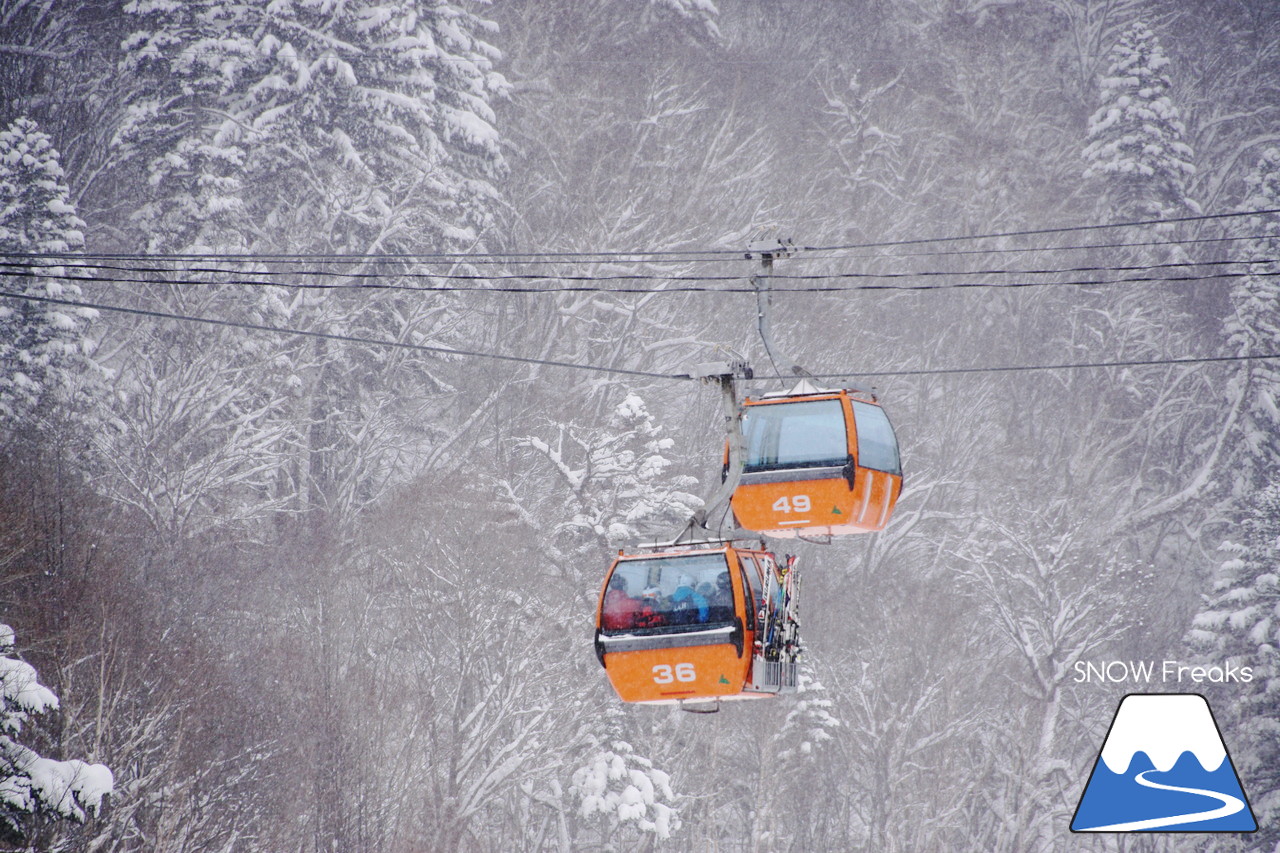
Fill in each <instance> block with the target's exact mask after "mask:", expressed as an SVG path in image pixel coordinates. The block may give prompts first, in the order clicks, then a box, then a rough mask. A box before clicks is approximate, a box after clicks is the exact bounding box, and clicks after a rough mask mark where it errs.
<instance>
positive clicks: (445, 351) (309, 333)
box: [0, 290, 1280, 382]
mask: <svg viewBox="0 0 1280 853" xmlns="http://www.w3.org/2000/svg"><path fill="white" fill-rule="evenodd" d="M0 297H5V298H10V299H19V300H25V301H29V302H37V303H42V304H52V305H61V306H65V307H73V308H91V309H94V310H98V311H109V312H116V313H121V314H130V315H135V316H142V317H151V318H153V319H162V320H177V321H182V322H190V323H203V324H206V325H212V326H219V327H223V328H233V329H245V330H249V331H257V332H270V333H272V334H278V335H297V336H300V337H308V338H319V339H324V340H332V341H340V342H345V343H354V344H360V345H363V346H381V347H388V348H394V349H403V350H412V351H418V352H429V353H433V354H439V355H451V356H460V357H467V358H488V359H495V360H499V361H509V362H515V363H521V364H534V365H542V366H547V367H563V368H569V369H573V370H587V371H593V372H597V373H610V374H618V375H625V376H642V377H645V378H649V379H668V380H694V379H698V378H699V377H696V376H694V375H692V374H688V373H657V372H654V371H647V370H633V369H629V368H620V367H603V366H600V365H592V364H580V363H577V362H567V361H556V360H553V359H543V358H532V357H528V356H516V355H504V354H500V353H492V352H482V351H478V350H464V349H455V348H452V347H442V346H431V345H428V344H414V343H409V342H407V341H395V340H388V339H385V338H369V337H363V336H359V335H343V334H338V333H335V332H319V331H313V330H307V329H294V328H286V327H278V326H267V325H264V324H261V323H246V322H240V321H235V320H225V319H220V318H216V317H202V316H198V315H192V314H177V313H171V312H165V311H154V310H150V309H145V308H128V307H124V306H119V305H104V304H100V303H94V302H87V301H84V300H74V299H59V298H56V297H51V296H37V295H34V294H25V293H13V292H10V291H4V290H0ZM1275 359H1280V353H1264V354H1248V355H1219V356H1187V357H1182V358H1161V359H1133V360H1126V361H1108V362H1102V361H1095V362H1064V363H1058V364H1023V365H986V366H971V367H951V368H918V369H898V370H873V371H857V372H844V373H822V374H814V375H811V376H808V377H806V378H809V379H848V378H855V377H856V378H863V379H877V378H890V377H905V376H947V375H962V374H976V373H1010V372H1029V371H1051V370H1084V369H1101V368H1117V367H1119V368H1123V367H1152V366H1161V365H1179V364H1211V363H1223V362H1242V361H1269V360H1275ZM796 378H797V377H795V376H790V377H784V376H781V375H771V376H769V375H766V376H754V377H752V378H751V379H746V380H742V381H749V382H762V381H794V380H795V379H796Z"/></svg>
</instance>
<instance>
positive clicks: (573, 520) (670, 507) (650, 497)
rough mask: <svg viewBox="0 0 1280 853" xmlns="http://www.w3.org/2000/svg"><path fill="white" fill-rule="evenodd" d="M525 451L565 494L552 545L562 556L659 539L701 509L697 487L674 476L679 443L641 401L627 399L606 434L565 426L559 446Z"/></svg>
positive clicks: (529, 440) (526, 443) (533, 439)
mask: <svg viewBox="0 0 1280 853" xmlns="http://www.w3.org/2000/svg"><path fill="white" fill-rule="evenodd" d="M518 443H519V445H520V446H521V447H525V448H528V449H530V450H532V451H533V452H535V453H537V454H539V455H540V456H542V457H543V458H544V459H545V460H546V461H547V462H548V463H550V465H551V466H552V469H553V470H554V472H555V473H556V475H557V479H558V480H559V481H560V484H559V485H560V490H565V489H567V494H566V493H565V492H564V491H559V493H560V494H563V495H565V498H566V502H565V504H564V510H563V512H562V513H561V517H562V519H563V520H562V521H561V522H560V523H559V524H558V525H557V527H556V529H555V531H554V534H553V536H552V537H551V538H550V540H549V544H550V546H551V547H552V548H553V549H555V550H557V551H558V552H559V553H560V554H561V555H562V556H565V555H568V554H570V553H573V552H575V551H579V550H581V549H592V548H594V547H596V546H598V545H601V544H603V545H605V546H607V547H609V548H617V547H619V546H622V545H624V544H626V543H632V542H635V541H636V540H637V539H640V538H642V537H644V536H655V535H657V534H658V533H659V531H661V529H662V527H663V526H664V525H665V526H667V527H670V528H674V527H675V526H676V525H678V524H679V522H680V521H682V520H684V519H688V518H689V517H691V516H692V514H693V511H694V510H696V509H697V508H698V507H700V506H701V505H702V501H701V499H699V498H698V497H697V496H696V495H693V494H691V493H690V491H689V490H690V489H692V488H693V487H694V486H696V485H697V480H696V479H694V478H693V477H690V476H688V475H685V474H673V473H672V472H671V471H670V470H669V469H670V467H671V464H672V463H671V459H670V458H669V456H670V453H671V451H672V449H673V448H674V447H675V440H674V439H672V438H669V437H667V436H666V435H665V434H664V431H663V428H662V426H661V425H660V424H658V423H657V422H656V420H655V418H654V416H653V415H652V414H650V413H649V410H648V407H647V406H646V405H645V402H644V400H642V399H641V398H640V397H639V395H637V394H634V393H629V394H627V396H626V397H625V398H624V399H623V400H622V402H621V403H619V404H618V405H617V406H615V407H614V409H613V412H612V413H611V415H610V417H609V422H608V425H607V426H605V427H599V428H590V429H582V428H578V427H575V426H574V425H573V424H570V423H562V424H559V425H558V427H557V436H556V438H555V439H554V440H553V441H547V440H546V439H543V438H540V437H537V436H526V437H524V438H521V439H519V441H518ZM509 492H510V494H511V496H512V497H513V498H514V497H515V493H514V491H513V490H511V489H509ZM530 523H532V519H531V518H530Z"/></svg>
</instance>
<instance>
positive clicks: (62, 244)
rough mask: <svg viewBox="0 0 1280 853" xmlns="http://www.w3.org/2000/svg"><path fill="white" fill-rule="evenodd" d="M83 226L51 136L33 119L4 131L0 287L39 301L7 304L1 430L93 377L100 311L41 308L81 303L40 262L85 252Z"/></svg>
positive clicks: (2, 316)
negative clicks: (93, 334)
mask: <svg viewBox="0 0 1280 853" xmlns="http://www.w3.org/2000/svg"><path fill="white" fill-rule="evenodd" d="M83 227H84V223H83V222H81V221H80V218H79V217H78V216H76V211H75V207H74V205H72V204H71V201H70V195H69V192H68V190H67V186H66V184H65V182H64V181H63V172H62V167H61V166H60V165H59V164H58V152H57V150H56V149H55V148H54V147H53V145H52V143H51V142H50V140H49V137H48V136H47V135H45V134H44V133H42V132H41V131H40V130H39V129H38V128H37V127H36V124H35V122H33V121H31V120H30V119H28V118H19V119H15V120H14V121H13V122H12V123H11V124H10V125H9V126H8V127H7V128H5V129H4V130H3V131H0V259H3V260H4V261H5V263H6V264H7V265H8V266H7V268H6V270H5V271H4V272H0V284H2V285H3V289H4V290H6V291H9V292H11V293H16V294H21V295H23V296H28V297H34V298H33V299H19V298H12V297H10V298H3V299H0V423H9V424H12V422H13V421H14V420H16V419H18V418H20V417H22V416H23V415H24V414H27V413H29V412H30V411H31V410H32V409H33V408H34V407H35V406H36V405H37V403H39V401H40V400H41V399H42V397H43V396H44V395H45V393H46V392H48V391H50V390H51V389H66V388H67V387H69V386H70V384H71V381H72V377H73V375H75V374H83V373H85V372H86V370H87V367H88V359H87V353H88V347H89V344H88V341H87V339H86V338H85V327H86V325H87V324H88V322H89V321H90V320H92V319H93V318H94V317H95V316H96V315H97V312H95V311H93V310H92V309H89V308H79V307H74V306H68V305H60V304H57V303H52V302H40V301H36V300H37V299H41V298H44V299H60V300H70V301H75V300H76V299H78V298H79V297H80V295H81V293H80V288H79V286H78V285H76V284H75V283H74V282H72V281H68V280H67V279H66V272H67V270H66V268H65V267H63V266H61V265H60V263H59V261H57V260H56V259H49V258H43V257H41V256H42V255H45V254H61V253H66V252H73V251H76V250H77V249H79V248H80V247H81V246H82V245H83V243H84V234H83V232H82V231H81V229H82V228H83ZM5 273H7V274H5Z"/></svg>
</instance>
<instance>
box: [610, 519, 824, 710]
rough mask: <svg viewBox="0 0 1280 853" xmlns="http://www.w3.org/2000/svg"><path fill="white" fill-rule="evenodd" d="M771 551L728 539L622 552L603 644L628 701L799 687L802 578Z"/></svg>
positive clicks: (687, 699) (742, 695)
mask: <svg viewBox="0 0 1280 853" xmlns="http://www.w3.org/2000/svg"><path fill="white" fill-rule="evenodd" d="M793 581H795V575H794V572H791V571H789V566H786V567H783V566H779V564H778V562H777V560H776V559H775V558H774V556H773V554H771V553H770V552H768V551H765V550H760V549H752V548H741V547H735V546H733V545H732V544H729V543H725V542H715V543H699V544H694V545H681V546H674V545H673V546H669V547H668V548H667V550H658V551H655V552H654V553H648V554H632V555H626V554H622V553H619V555H618V557H617V559H615V560H614V562H613V564H612V565H611V566H610V567H609V571H608V573H607V575H606V576H605V582H604V586H603V588H602V589H601V591H600V603H599V607H598V608H597V611H596V634H595V648H596V655H597V657H598V658H599V659H600V663H601V665H602V666H604V668H605V671H606V673H607V674H608V676H609V682H610V683H611V684H612V685H613V688H614V690H615V691H617V693H618V696H619V697H620V698H621V699H622V700H623V701H625V702H647V703H655V704H658V703H661V704H684V703H692V704H694V705H696V704H699V703H701V704H705V703H708V702H718V701H719V700H722V699H749V698H762V697H767V696H772V695H775V694H777V693H785V692H792V691H794V688H795V667H796V663H795V661H796V658H797V656H798V655H799V652H800V645H799V635H798V628H799V619H798V616H797V614H796V601H795V598H796V597H797V596H798V582H794V583H793Z"/></svg>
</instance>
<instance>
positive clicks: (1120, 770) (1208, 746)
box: [1071, 693, 1258, 832]
mask: <svg viewBox="0 0 1280 853" xmlns="http://www.w3.org/2000/svg"><path fill="white" fill-rule="evenodd" d="M1257 828H1258V824H1257V821H1255V820H1254V817H1253V811H1252V809H1250V808H1249V803H1248V801H1247V800H1246V799H1245V794H1244V790H1243V789H1242V788H1241V787H1240V778H1239V777H1238V776H1237V775H1236V770H1235V767H1234V765H1232V763H1231V757H1230V756H1229V755H1227V748H1226V745H1225V744H1224V743H1223V742H1222V735H1221V733H1220V732H1219V731H1218V724H1217V723H1216V722H1215V721H1214V719H1213V712H1212V711H1210V710H1209V703H1208V702H1207V701H1205V698H1204V697H1203V696H1200V695H1199V694H1195V693H1139V694H1132V695H1129V696H1126V697H1124V699H1122V700H1121V702H1120V707H1119V708H1118V709H1117V710H1116V717H1115V719H1114V720H1113V721H1112V723H1111V730H1110V731H1109V732H1107V739H1106V740H1105V741H1104V742H1103V744H1102V751H1101V753H1100V754H1099V755H1098V761H1097V763H1095V764H1094V766H1093V773H1092V774H1091V775H1090V776H1089V784H1088V785H1086V786H1085V789H1084V794H1083V795H1082V796H1081V797H1080V805H1079V806H1077V807H1076V815H1075V817H1074V818H1073V819H1072V821H1071V831H1072V832H1253V831H1255V830H1256V829H1257Z"/></svg>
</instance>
